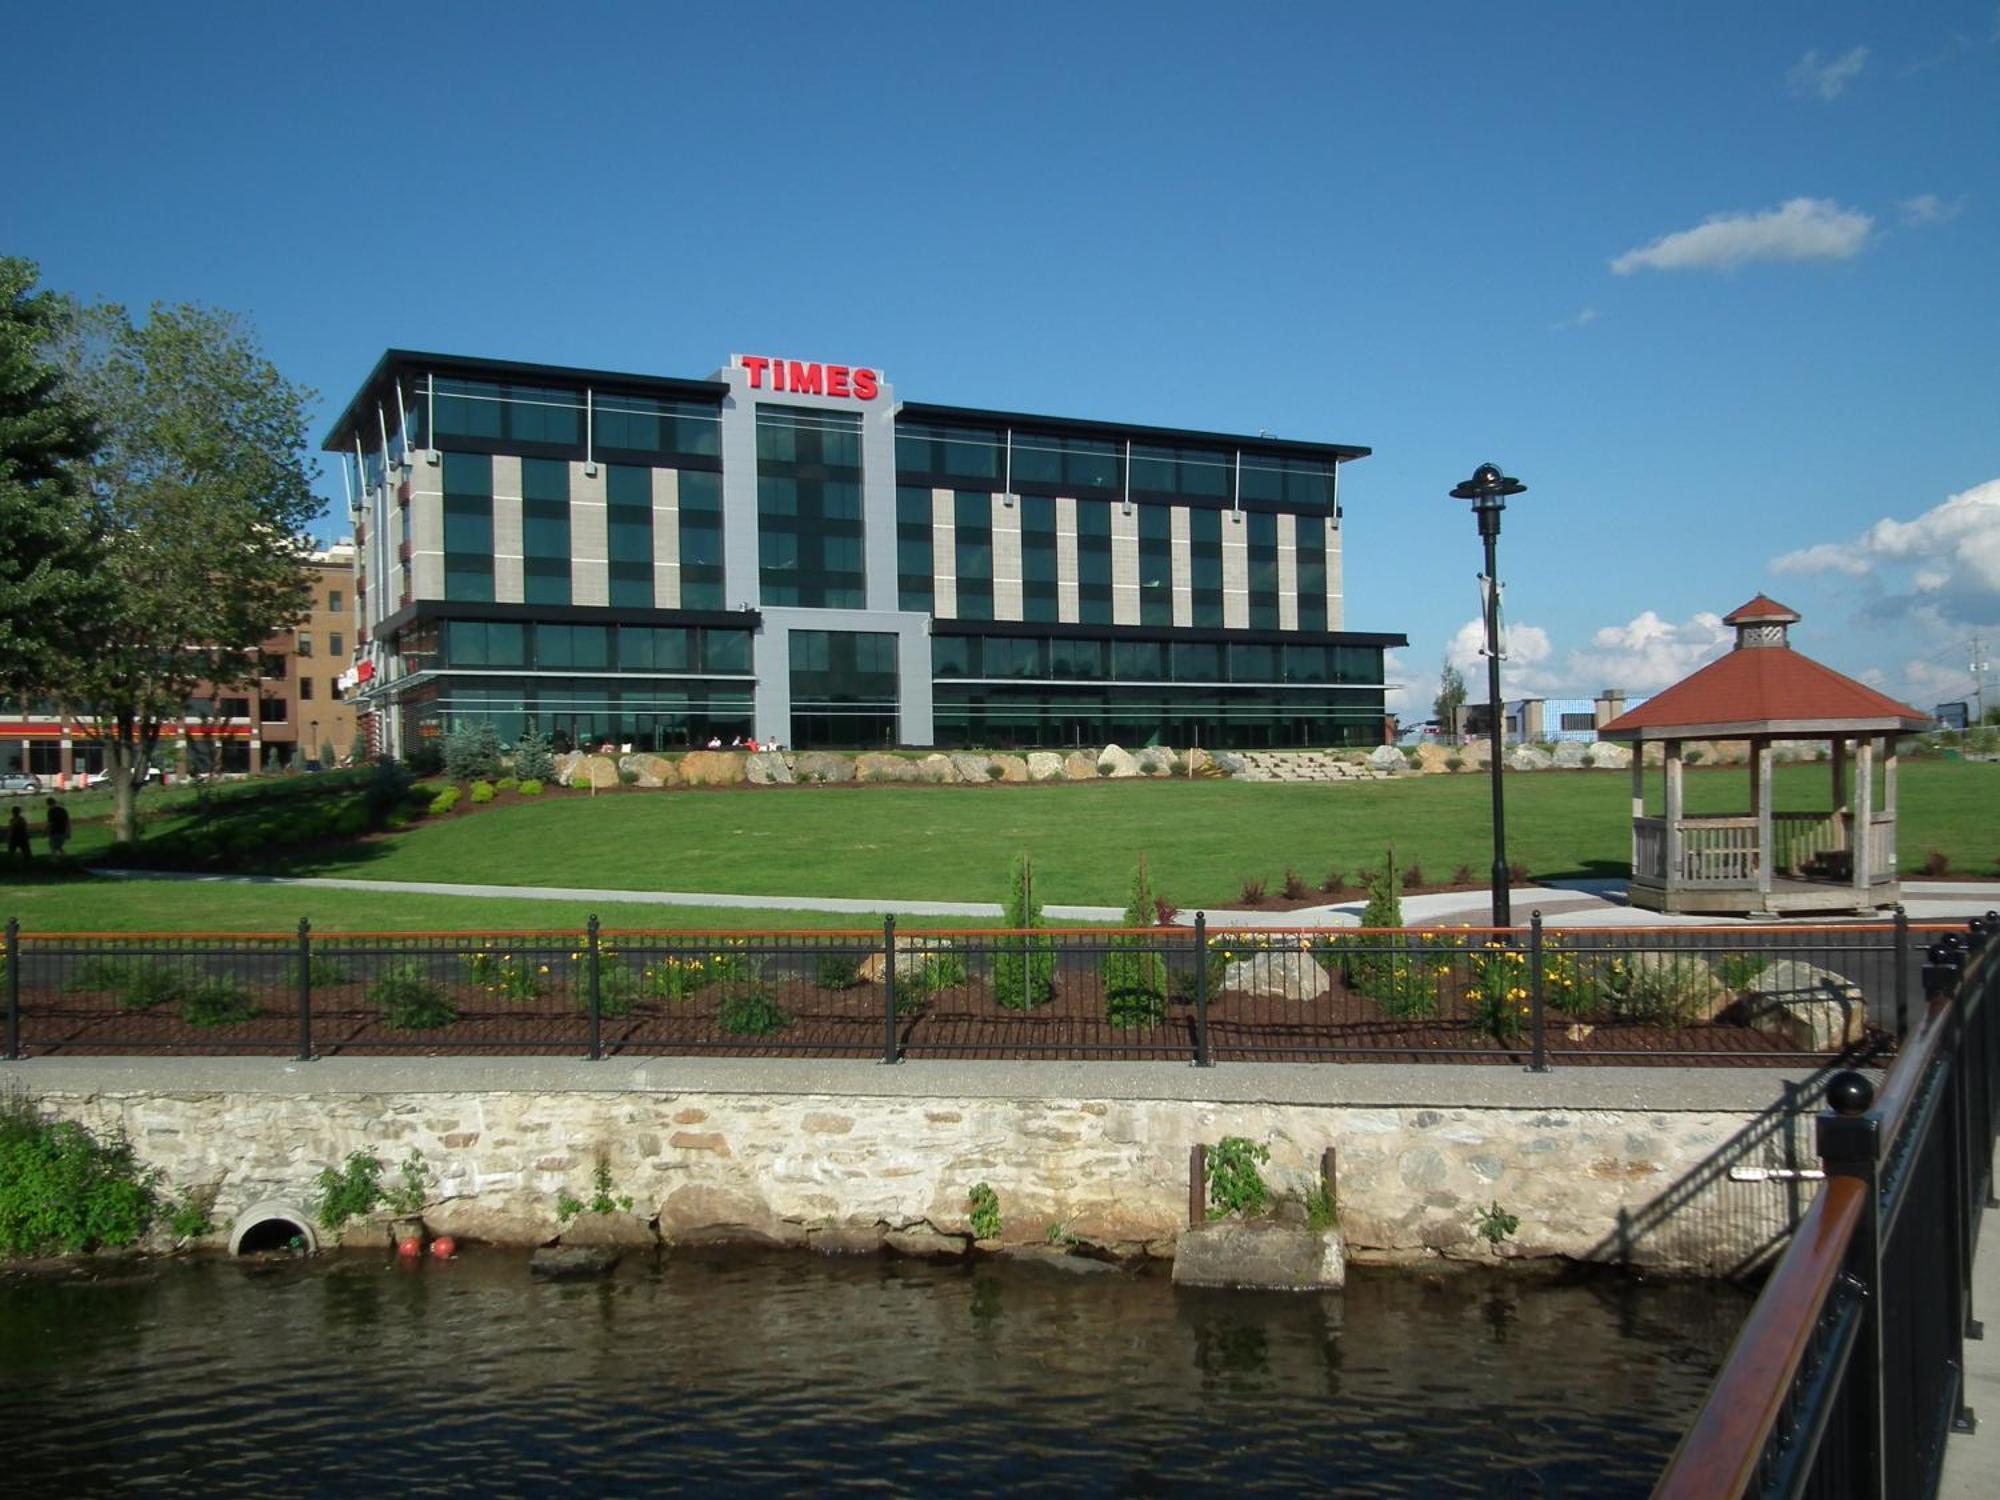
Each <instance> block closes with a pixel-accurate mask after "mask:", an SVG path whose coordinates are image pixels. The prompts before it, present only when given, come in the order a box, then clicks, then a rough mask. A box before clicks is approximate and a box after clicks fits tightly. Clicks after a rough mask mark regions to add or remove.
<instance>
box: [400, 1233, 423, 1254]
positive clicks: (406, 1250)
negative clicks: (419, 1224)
mask: <svg viewBox="0 0 2000 1500" xmlns="http://www.w3.org/2000/svg"><path fill="white" fill-rule="evenodd" d="M396 1253H397V1254H398V1255H407V1256H411V1257H415V1256H419V1255H422V1254H423V1253H424V1242H423V1241H422V1240H420V1239H418V1238H417V1237H416V1236H415V1235H414V1234H413V1235H411V1236H410V1237H409V1238H408V1239H406V1240H399V1241H397V1242H396Z"/></svg>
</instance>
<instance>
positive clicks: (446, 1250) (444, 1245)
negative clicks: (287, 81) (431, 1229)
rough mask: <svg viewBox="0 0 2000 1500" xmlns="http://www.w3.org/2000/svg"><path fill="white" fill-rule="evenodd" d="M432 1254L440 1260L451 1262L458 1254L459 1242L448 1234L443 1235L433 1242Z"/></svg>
mask: <svg viewBox="0 0 2000 1500" xmlns="http://www.w3.org/2000/svg"><path fill="white" fill-rule="evenodd" d="M431 1254H432V1255H434V1256H435V1257H437V1259H439V1260H450V1259H451V1258H452V1257H453V1256H454V1255H456V1254H458V1241H457V1240H455V1239H453V1238H452V1237H451V1236H450V1235H448V1234H441V1235H439V1236H438V1237H437V1238H436V1239H434V1240H432V1241H431Z"/></svg>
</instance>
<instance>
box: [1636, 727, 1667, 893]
mask: <svg viewBox="0 0 2000 1500" xmlns="http://www.w3.org/2000/svg"><path fill="white" fill-rule="evenodd" d="M1645 816H1646V742H1645V741H1644V740H1640V741H1638V742H1637V743H1636V744H1634V745H1633V746H1632V878H1633V879H1634V880H1638V879H1641V878H1643V877H1644V876H1646V875H1648V874H1650V873H1652V872H1651V871H1649V870H1642V869H1640V868H1639V822H1640V820H1641V819H1642V818H1644V817H1645ZM1665 847H1666V846H1665V845H1664V844H1662V845H1661V848H1662V849H1664V848H1665Z"/></svg>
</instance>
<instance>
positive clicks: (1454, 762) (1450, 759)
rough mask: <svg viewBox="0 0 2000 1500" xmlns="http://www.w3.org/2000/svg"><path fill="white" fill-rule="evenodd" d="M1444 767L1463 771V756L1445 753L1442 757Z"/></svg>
mask: <svg viewBox="0 0 2000 1500" xmlns="http://www.w3.org/2000/svg"><path fill="white" fill-rule="evenodd" d="M1444 768H1445V769H1446V770H1447V771H1463V770H1464V769H1465V757H1464V756H1463V755H1447V756H1446V757H1445V758H1444Z"/></svg>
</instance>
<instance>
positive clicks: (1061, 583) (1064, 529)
mask: <svg viewBox="0 0 2000 1500" xmlns="http://www.w3.org/2000/svg"><path fill="white" fill-rule="evenodd" d="M1056 618H1057V619H1058V620H1061V621H1063V622H1064V623H1065V624H1070V625H1074V624H1075V623H1076V622H1077V621H1078V620H1080V619H1082V618H1083V604H1082V596H1081V594H1080V593H1079V591H1078V586H1077V564H1076V501H1075V500H1073V499H1068V498H1058V499H1057V501H1056Z"/></svg>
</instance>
